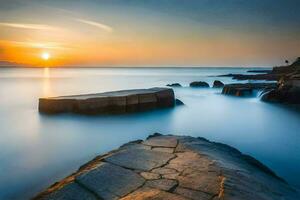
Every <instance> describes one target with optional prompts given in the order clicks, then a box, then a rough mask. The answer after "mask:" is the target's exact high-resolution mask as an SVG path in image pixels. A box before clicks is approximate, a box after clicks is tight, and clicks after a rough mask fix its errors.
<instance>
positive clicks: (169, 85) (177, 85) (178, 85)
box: [167, 83, 182, 87]
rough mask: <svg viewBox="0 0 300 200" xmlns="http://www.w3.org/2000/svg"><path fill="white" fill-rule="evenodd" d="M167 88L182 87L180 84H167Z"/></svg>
mask: <svg viewBox="0 0 300 200" xmlns="http://www.w3.org/2000/svg"><path fill="white" fill-rule="evenodd" d="M167 86H168V87H182V85H181V84H180V83H171V84H167Z"/></svg>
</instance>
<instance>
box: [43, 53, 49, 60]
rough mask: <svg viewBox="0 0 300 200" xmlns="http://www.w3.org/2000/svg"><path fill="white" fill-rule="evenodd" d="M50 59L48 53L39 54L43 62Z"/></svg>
mask: <svg viewBox="0 0 300 200" xmlns="http://www.w3.org/2000/svg"><path fill="white" fill-rule="evenodd" d="M50 57H51V55H50V54H49V53H48V52H43V53H42V54H41V58H42V59H43V60H49V59H50Z"/></svg>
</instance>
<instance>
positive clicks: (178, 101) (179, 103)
mask: <svg viewBox="0 0 300 200" xmlns="http://www.w3.org/2000/svg"><path fill="white" fill-rule="evenodd" d="M175 104H176V106H182V105H184V103H183V102H182V101H181V100H179V99H176V100H175Z"/></svg>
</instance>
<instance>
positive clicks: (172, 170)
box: [34, 134, 299, 200]
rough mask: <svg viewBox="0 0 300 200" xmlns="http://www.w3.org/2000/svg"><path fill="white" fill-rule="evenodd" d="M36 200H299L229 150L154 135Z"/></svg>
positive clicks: (97, 162)
mask: <svg viewBox="0 0 300 200" xmlns="http://www.w3.org/2000/svg"><path fill="white" fill-rule="evenodd" d="M143 146H144V147H143ZM164 148H167V149H172V151H170V153H168V152H165V151H164V150H163V149H164ZM152 149H155V150H152ZM159 149H161V151H159ZM34 199H36V200H40V199H43V200H50V199H51V200H59V199H75V200H76V199H81V200H87V199H105V200H112V199H122V200H132V199H136V200H137V199H141V200H142V199H175V200H187V199H204V200H210V199H243V200H253V199H264V200H281V199H286V200H294V199H299V193H298V192H297V191H296V190H294V189H293V188H292V187H291V186H289V185H288V184H287V183H286V182H285V181H284V180H282V179H281V178H279V177H278V176H277V175H276V174H275V173H274V172H272V171H271V170H270V169H269V168H267V167H266V166H265V165H263V164H262V163H260V162H259V161H257V160H255V159H254V158H252V157H250V156H247V155H244V154H242V153H240V152H239V151H238V150H236V149H234V148H232V147H230V146H228V145H224V144H220V143H215V142H210V141H208V140H206V139H202V138H193V137H187V136H172V135H168V136H163V135H160V134H155V135H152V136H151V137H149V138H148V139H147V140H145V141H135V142H130V143H128V144H126V145H123V146H121V147H120V148H119V149H117V150H115V151H112V152H110V153H107V154H105V155H103V156H98V157H96V158H95V159H94V160H92V161H90V162H89V163H87V164H85V165H84V166H82V167H81V168H80V169H79V170H78V171H77V172H75V173H73V174H72V175H70V176H68V177H66V178H65V179H63V180H61V181H59V182H57V183H55V184H54V185H52V186H51V187H50V188H48V189H47V190H45V191H44V192H42V193H40V194H39V195H37V196H36V197H35V198H34Z"/></svg>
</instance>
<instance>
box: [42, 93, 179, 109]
mask: <svg viewBox="0 0 300 200" xmlns="http://www.w3.org/2000/svg"><path fill="white" fill-rule="evenodd" d="M174 105H175V97H174V92H173V90H172V89H170V88H150V89H136V90H121V91H114V92H104V93H98V94H86V95H73V96H61V97H52V98H40V99H39V111H40V112H42V113H48V114H55V113H71V112H72V113H80V114H118V113H126V112H139V111H145V110H151V109H155V108H166V107H173V106H174Z"/></svg>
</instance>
